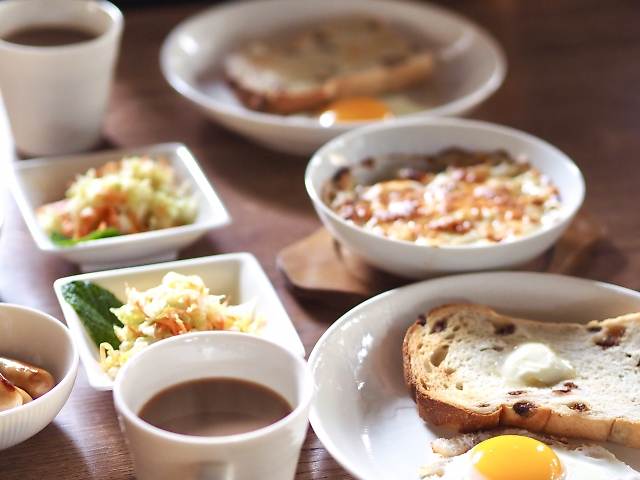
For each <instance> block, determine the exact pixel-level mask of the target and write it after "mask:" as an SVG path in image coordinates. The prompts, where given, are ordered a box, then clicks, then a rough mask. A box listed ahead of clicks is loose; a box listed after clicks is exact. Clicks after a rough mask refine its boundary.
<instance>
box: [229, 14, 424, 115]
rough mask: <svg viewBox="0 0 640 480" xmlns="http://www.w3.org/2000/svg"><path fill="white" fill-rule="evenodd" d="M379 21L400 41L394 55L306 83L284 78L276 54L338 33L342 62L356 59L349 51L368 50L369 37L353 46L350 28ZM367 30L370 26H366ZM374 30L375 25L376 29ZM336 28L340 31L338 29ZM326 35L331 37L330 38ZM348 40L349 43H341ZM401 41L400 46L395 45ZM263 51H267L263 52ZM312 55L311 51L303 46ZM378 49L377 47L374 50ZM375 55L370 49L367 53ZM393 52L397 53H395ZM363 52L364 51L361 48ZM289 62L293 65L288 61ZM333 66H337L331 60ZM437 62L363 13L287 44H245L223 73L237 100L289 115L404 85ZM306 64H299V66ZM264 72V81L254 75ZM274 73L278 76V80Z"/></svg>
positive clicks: (384, 35) (388, 34)
mask: <svg viewBox="0 0 640 480" xmlns="http://www.w3.org/2000/svg"><path fill="white" fill-rule="evenodd" d="M367 23H369V24H375V25H376V27H377V28H378V29H379V30H380V32H381V34H380V35H381V37H382V38H385V39H389V40H390V41H389V42H385V43H386V44H393V45H394V46H397V48H396V49H395V50H392V51H391V56H389V55H387V57H386V58H385V57H381V58H380V59H377V60H375V59H374V60H372V61H369V62H364V64H363V65H362V68H350V69H345V72H340V73H336V74H334V75H329V76H328V77H326V78H324V75H322V76H320V77H319V78H318V79H317V80H316V81H313V82H311V83H308V82H309V79H305V82H306V83H305V82H303V84H304V85H303V86H302V87H300V85H294V84H293V83H287V82H286V81H284V80H283V78H282V77H283V74H282V66H281V65H279V63H278V62H277V61H275V60H276V59H277V58H278V57H280V58H282V57H287V56H290V57H294V56H295V55H291V50H292V49H295V48H306V47H308V45H309V44H310V43H313V42H314V41H316V39H321V40H320V42H321V43H323V44H326V43H327V42H331V40H332V38H334V37H336V43H337V44H338V45H337V46H334V48H336V49H342V50H343V51H342V52H341V53H342V54H343V57H345V58H343V59H342V61H343V62H347V61H348V60H349V58H353V59H354V61H355V62H358V61H359V60H360V59H359V58H357V55H356V56H355V57H353V56H351V57H349V55H345V54H344V53H345V51H346V50H348V49H350V50H352V51H355V52H358V51H365V50H366V46H367V45H366V42H360V44H358V42H355V43H356V45H355V48H354V45H351V44H348V43H347V42H345V40H344V38H345V36H346V35H345V32H348V31H349V29H350V28H353V29H354V32H355V33H354V36H355V35H358V34H361V33H362V29H363V27H362V25H363V24H367ZM365 30H366V29H365ZM374 30H375V29H374ZM336 32H338V33H336ZM327 39H328V40H327ZM343 43H347V45H342V44H343ZM396 44H397V45H396ZM254 50H259V51H260V56H259V57H258V56H256V55H254V54H253V53H252V51H254ZM264 50H267V51H268V53H267V54H265V53H264ZM319 50H320V52H319V53H318V55H319V57H320V58H322V56H323V54H324V53H325V52H323V51H322V48H319ZM303 53H304V55H299V56H300V57H303V58H304V57H308V56H310V55H313V54H314V53H315V52H314V51H311V52H310V53H309V52H307V50H303ZM373 53H374V54H375V52H373ZM367 54H368V55H372V52H371V51H369V52H367ZM393 54H395V56H393ZM362 55H363V56H364V55H365V54H364V53H362ZM287 66H288V67H291V65H287ZM329 67H331V68H333V67H335V66H331V65H329ZM433 67H434V56H433V54H432V53H431V52H427V51H412V48H411V47H410V46H409V45H408V42H406V41H404V39H402V38H401V37H399V36H398V35H397V34H395V32H392V31H391V30H390V29H389V28H387V27H386V26H385V25H384V24H382V23H381V22H380V21H378V20H377V19H371V18H359V17H355V18H353V19H347V20H342V21H336V22H333V23H329V24H327V25H323V26H320V27H318V28H317V29H316V30H311V31H309V32H308V33H305V34H303V35H301V36H300V37H296V38H294V39H292V40H291V41H290V42H289V43H287V44H284V46H283V44H276V45H273V46H272V45H270V44H268V43H266V42H264V43H254V44H249V45H247V46H245V48H243V49H242V50H239V51H236V52H231V53H230V54H228V55H227V57H226V59H225V62H224V64H223V71H222V74H223V78H224V79H225V80H226V81H227V83H228V84H229V85H230V86H231V88H232V89H233V91H234V92H235V93H236V95H237V97H238V98H239V100H240V101H241V102H242V103H243V104H244V105H245V106H246V107H247V108H249V109H252V110H256V111H261V112H266V113H276V114H280V115H289V114H292V113H297V112H302V111H313V110H318V109H320V108H321V107H323V106H324V105H326V104H327V103H329V102H331V101H333V100H336V99H338V98H342V97H349V96H372V95H378V94H381V93H385V92H390V91H396V90H401V89H404V88H408V87H411V86H414V85H417V84H419V83H421V82H423V81H425V80H426V79H427V78H428V77H429V76H430V75H431V72H432V70H433ZM305 68H308V67H307V66H305V65H304V64H301V65H300V67H299V69H300V70H304V69H305ZM261 77H264V78H265V81H264V82H262V83H261V82H259V81H257V80H256V79H257V78H261ZM274 78H277V79H278V80H277V81H275V80H274Z"/></svg>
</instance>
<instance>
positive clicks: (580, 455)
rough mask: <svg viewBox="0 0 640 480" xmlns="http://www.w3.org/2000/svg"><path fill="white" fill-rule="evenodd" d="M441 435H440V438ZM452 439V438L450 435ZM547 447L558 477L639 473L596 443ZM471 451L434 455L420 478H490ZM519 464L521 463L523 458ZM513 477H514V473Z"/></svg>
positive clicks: (635, 478) (613, 478) (576, 479)
mask: <svg viewBox="0 0 640 480" xmlns="http://www.w3.org/2000/svg"><path fill="white" fill-rule="evenodd" d="M442 441H443V439H440V442H442ZM452 441H455V439H452ZM446 442H447V441H446V440H444V443H445V444H446ZM550 448H551V449H552V450H553V451H554V452H555V454H556V455H557V456H558V458H559V459H560V463H561V464H562V468H563V471H564V476H563V478H562V480H640V473H638V472H636V471H635V470H633V469H632V468H631V467H629V466H628V465H627V464H625V463H623V462H621V461H620V460H618V459H617V458H616V457H615V456H614V455H613V454H612V453H611V452H609V451H608V450H607V449H605V448H604V447H601V446H599V445H580V446H576V445H563V444H560V443H559V442H553V445H550ZM471 452H472V450H468V451H467V452H465V453H463V454H460V455H456V456H453V457H443V456H441V455H439V454H438V458H437V459H436V460H435V461H434V462H433V463H432V464H431V465H428V466H426V467H423V468H422V469H421V470H420V478H423V479H428V480H435V479H437V480H491V479H489V478H487V477H485V476H484V475H482V474H481V473H480V472H478V471H477V470H476V469H475V467H474V466H473V464H472V463H471ZM523 468H526V467H525V464H524V462H523ZM514 478H517V476H516V475H514Z"/></svg>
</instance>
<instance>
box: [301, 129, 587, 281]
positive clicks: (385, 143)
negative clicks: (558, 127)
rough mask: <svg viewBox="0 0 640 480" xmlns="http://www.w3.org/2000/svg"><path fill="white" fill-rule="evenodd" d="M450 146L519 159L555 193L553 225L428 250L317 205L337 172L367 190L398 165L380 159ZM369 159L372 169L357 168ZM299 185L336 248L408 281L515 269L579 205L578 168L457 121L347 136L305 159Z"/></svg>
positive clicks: (535, 144)
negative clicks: (557, 207)
mask: <svg viewBox="0 0 640 480" xmlns="http://www.w3.org/2000/svg"><path fill="white" fill-rule="evenodd" d="M451 147H459V148H462V149H466V150H470V151H493V150H506V151H507V152H508V153H510V154H511V156H512V157H513V158H520V157H525V158H526V159H527V160H528V161H529V163H530V164H531V166H532V167H534V168H536V169H537V170H539V171H540V172H542V173H543V174H546V175H547V176H548V177H549V178H550V179H551V181H552V182H553V183H554V184H555V186H556V187H557V188H558V190H559V193H560V198H561V201H562V209H561V213H560V215H559V217H558V219H557V220H556V221H555V222H553V223H550V224H548V225H544V226H543V227H542V228H541V229H539V230H537V231H535V232H534V233H531V234H529V235H524V236H522V237H519V238H517V239H514V240H512V241H511V240H510V241H506V242H498V243H493V244H484V245H482V244H477V245H475V244H467V245H441V246H437V247H435V246H428V245H418V244H416V243H413V242H407V241H401V240H395V239H392V238H389V237H384V236H382V235H376V234H374V233H372V232H370V231H367V230H365V229H364V228H360V227H358V226H355V225H353V224H350V223H348V222H347V221H345V220H344V219H343V218H342V217H340V216H339V215H337V214H336V213H335V212H333V211H332V210H331V209H330V208H329V206H327V205H326V204H325V203H324V202H323V200H322V196H321V194H322V189H323V187H324V185H326V183H327V182H328V181H329V180H330V179H331V178H333V176H334V175H335V174H336V172H338V171H339V170H340V169H342V168H349V169H350V171H351V173H352V174H353V176H354V178H355V182H356V183H362V184H371V183H375V182H376V181H379V180H382V179H387V178H388V177H385V175H389V172H390V171H393V168H394V167H395V168H396V169H397V168H399V167H402V166H406V164H405V165H403V164H402V162H401V161H396V160H392V159H390V158H389V157H388V156H385V155H386V154H390V153H399V154H422V155H430V154H436V153H438V152H440V151H442V150H444V149H447V148H451ZM371 158H373V159H374V161H373V162H366V163H362V160H365V159H371ZM305 183H306V187H307V192H308V193H309V196H310V197H311V200H312V201H313V205H314V207H315V209H316V211H317V213H318V215H319V216H320V219H321V220H322V222H323V223H324V224H325V226H326V227H327V228H328V229H329V230H330V231H331V232H332V233H333V235H334V236H335V238H336V239H337V240H338V241H340V242H341V243H342V244H343V245H344V246H345V247H347V249H349V250H350V251H351V252H352V253H354V254H356V255H357V256H359V257H361V258H362V259H363V260H365V261H366V262H368V263H370V264H371V265H374V266H376V267H378V268H380V269H382V270H385V271H388V272H391V273H394V274H396V275H400V276H403V277H408V278H428V277H432V276H436V275H441V274H446V273H460V272H464V271H475V270H498V269H506V268H512V267H517V266H519V265H522V264H524V263H526V262H528V261H530V260H532V259H533V258H535V257H537V256H538V255H540V254H541V253H542V252H544V251H545V250H547V249H548V248H549V247H550V246H551V245H553V243H554V242H555V241H556V240H557V239H558V237H559V236H560V235H561V234H562V232H563V231H564V230H565V229H566V227H567V226H568V225H569V223H570V222H571V220H572V219H573V217H574V215H575V214H576V212H577V211H578V209H579V208H580V206H581V205H582V201H583V199H584V192H585V186H584V180H583V178H582V174H581V173H580V170H579V169H578V167H577V166H576V165H575V164H574V163H573V162H572V161H571V160H570V159H569V158H568V157H567V156H566V155H565V154H564V153H562V152H561V151H560V150H558V149H557V148H555V147H554V146H552V145H550V144H548V143H547V142H545V141H543V140H541V139H539V138H536V137H534V136H532V135H529V134H527V133H524V132H521V131H518V130H514V129H512V128H508V127H504V126H501V125H495V124H491V123H487V122H479V121H474V120H465V119H457V118H413V119H401V120H398V121H396V122H394V123H391V124H388V125H387V124H376V125H370V126H367V127H363V128H361V129H358V130H354V131H352V132H347V133H345V134H343V135H341V136H340V137H338V138H335V139H334V140H332V141H330V142H329V143H327V144H326V145H324V146H323V147H322V148H321V149H320V150H318V152H316V154H315V155H314V156H313V157H312V158H311V161H310V162H309V165H308V166H307V170H306V173H305Z"/></svg>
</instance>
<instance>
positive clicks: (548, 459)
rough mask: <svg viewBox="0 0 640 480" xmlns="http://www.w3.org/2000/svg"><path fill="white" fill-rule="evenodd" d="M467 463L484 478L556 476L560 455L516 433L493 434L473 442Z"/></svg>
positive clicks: (559, 474) (553, 479)
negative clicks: (490, 436) (488, 437)
mask: <svg viewBox="0 0 640 480" xmlns="http://www.w3.org/2000/svg"><path fill="white" fill-rule="evenodd" d="M471 463H472V464H473V465H474V467H475V468H476V470H477V471H478V472H480V473H481V474H482V475H484V476H485V477H486V478H487V479H488V480H513V479H514V478H517V479H518V480H559V479H561V478H562V466H561V465H560V459H558V456H557V455H556V454H555V453H554V451H553V450H551V448H549V447H548V446H547V445H545V444H544V443H542V442H539V441H538V440H535V439H533V438H529V437H522V436H520V435H502V436H498V437H493V438H490V439H488V440H485V441H484V442H480V443H479V444H478V445H476V446H475V447H474V448H473V450H472V452H471Z"/></svg>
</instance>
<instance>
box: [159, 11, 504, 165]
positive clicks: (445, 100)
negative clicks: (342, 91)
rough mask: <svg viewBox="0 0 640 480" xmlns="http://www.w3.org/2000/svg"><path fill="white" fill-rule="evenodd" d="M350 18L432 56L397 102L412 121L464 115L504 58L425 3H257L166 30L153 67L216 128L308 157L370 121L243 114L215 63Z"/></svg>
mask: <svg viewBox="0 0 640 480" xmlns="http://www.w3.org/2000/svg"><path fill="white" fill-rule="evenodd" d="M353 14H366V15H373V16H377V17H380V18H382V19H384V21H386V22H388V23H389V24H390V25H391V26H393V27H395V28H396V29H398V30H399V31H400V32H402V33H403V34H406V35H411V36H412V37H415V39H416V41H417V42H419V43H421V44H423V45H426V46H429V47H431V48H432V49H433V50H434V51H435V52H436V55H437V64H436V67H435V71H434V74H433V76H432V78H431V79H430V80H429V81H428V82H427V83H426V84H425V85H424V87H416V88H413V89H410V90H407V91H406V92H404V95H406V96H405V97H403V98H404V99H405V100H408V101H409V102H411V103H413V104H415V105H420V108H419V109H418V110H420V109H421V110H420V111H419V112H418V113H414V114H411V115H412V116H425V115H428V116H444V115H447V116H458V115H465V114H467V113H469V112H471V111H472V110H473V109H474V108H475V107H477V106H478V105H479V104H480V103H482V102H483V101H484V100H486V99H487V98H488V97H489V96H490V95H492V94H493V93H494V92H495V91H496V90H497V89H498V88H499V87H500V85H501V84H502V81H503V79H504V76H505V74H506V60H505V57H504V54H503V52H502V49H501V48H500V46H499V45H498V43H497V42H496V41H495V40H494V39H493V38H492V37H491V35H489V34H488V33H487V32H486V31H484V30H483V29H482V28H481V27H479V26H478V25H476V24H474V23H473V22H471V21H469V20H468V19H466V18H464V17H462V16H460V15H458V14H456V13H454V12H451V11H449V10H446V9H444V8H442V7H439V6H435V5H432V4H429V3H426V2H407V1H387V0H349V1H343V0H323V1H314V0H263V1H251V2H247V1H245V2H233V3H231V4H226V5H221V6H215V7H212V8H209V9H207V10H205V11H203V12H202V13H199V14H197V15H195V16H193V17H191V18H189V19H187V20H185V21H184V22H182V23H181V24H180V25H178V26H177V27H176V28H175V29H174V30H173V31H172V32H171V33H170V35H169V36H168V37H167V39H166V40H165V42H164V44H163V46H162V50H161V54H160V65H161V67H162V72H163V74H164V76H165V78H166V79H167V81H168V82H169V83H170V84H171V86H173V88H175V89H176V90H177V91H178V92H179V93H180V94H182V95H184V96H185V97H186V98H187V99H188V100H190V101H191V102H192V103H193V104H195V105H196V106H198V107H199V108H200V109H201V110H202V111H203V112H204V113H205V114H206V115H208V116H210V117H211V118H213V119H214V120H215V121H216V122H218V123H220V124H221V125H223V126H224V127H226V128H229V129H230V130H233V131H236V132H237V133H239V134H241V135H244V136H246V137H247V138H249V139H251V140H253V141H255V142H256V143H259V144H261V145H264V146H267V147H268V148H272V149H274V150H278V151H282V152H287V153H293V154H298V155H310V154H312V153H313V152H314V151H315V150H317V149H318V148H319V147H320V146H321V145H323V144H324V143H325V142H327V141H328V140H330V139H331V138H333V137H335V136H336V135H338V134H340V133H343V132H346V131H347V130H350V129H352V128H354V127H356V126H361V125H364V124H367V123H371V122H349V123H341V124H334V125H332V126H330V127H323V126H321V125H320V123H319V121H318V119H316V118H306V117H304V116H300V115H293V116H280V115H271V114H265V113H260V112H255V111H251V110H249V109H247V108H245V107H244V106H242V104H241V103H240V102H239V101H238V100H237V98H236V97H235V95H234V93H233V92H232V91H231V90H230V89H229V87H228V86H227V85H226V84H225V83H224V81H223V80H222V79H221V77H220V75H219V69H220V65H221V62H222V59H223V57H224V55H225V54H226V53H227V52H228V51H230V50H231V49H234V48H238V47H239V46H240V45H241V44H242V43H244V42H246V41H248V40H251V39H259V38H264V37H268V36H270V35H273V34H278V32H281V31H282V30H291V29H292V28H295V27H296V26H301V25H309V24H313V23H321V22H323V21H326V20H327V19H331V18H336V17H340V16H349V15H353Z"/></svg>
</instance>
